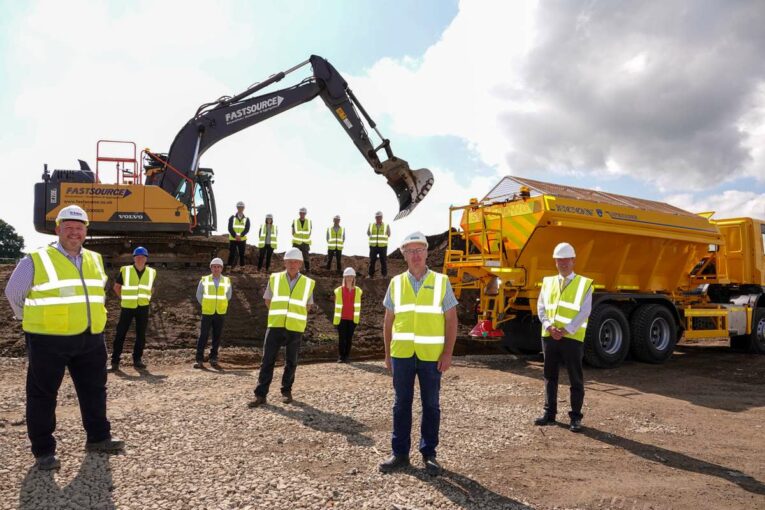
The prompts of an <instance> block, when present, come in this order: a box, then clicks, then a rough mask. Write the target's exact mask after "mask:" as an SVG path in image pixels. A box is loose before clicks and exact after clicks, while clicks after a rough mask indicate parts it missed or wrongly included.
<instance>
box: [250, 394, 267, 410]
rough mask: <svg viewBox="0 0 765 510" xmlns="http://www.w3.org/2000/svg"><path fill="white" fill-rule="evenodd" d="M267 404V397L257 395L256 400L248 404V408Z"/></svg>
mask: <svg viewBox="0 0 765 510" xmlns="http://www.w3.org/2000/svg"><path fill="white" fill-rule="evenodd" d="M265 403H266V397H262V396H260V395H255V400H251V401H250V402H249V403H248V404H247V407H249V408H253V407H260V406H262V405H263V404H265Z"/></svg>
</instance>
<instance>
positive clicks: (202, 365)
mask: <svg viewBox="0 0 765 510" xmlns="http://www.w3.org/2000/svg"><path fill="white" fill-rule="evenodd" d="M192 366H193V367H194V368H204V367H205V364H204V363H202V362H201V361H197V362H195V363H194V364H193V365H192Z"/></svg>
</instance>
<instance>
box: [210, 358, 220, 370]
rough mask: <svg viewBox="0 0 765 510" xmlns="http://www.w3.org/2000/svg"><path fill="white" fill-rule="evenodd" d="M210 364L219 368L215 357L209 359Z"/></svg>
mask: <svg viewBox="0 0 765 510" xmlns="http://www.w3.org/2000/svg"><path fill="white" fill-rule="evenodd" d="M210 366H211V367H213V368H214V369H216V370H220V365H219V364H218V360H217V359H215V358H213V359H211V360H210Z"/></svg>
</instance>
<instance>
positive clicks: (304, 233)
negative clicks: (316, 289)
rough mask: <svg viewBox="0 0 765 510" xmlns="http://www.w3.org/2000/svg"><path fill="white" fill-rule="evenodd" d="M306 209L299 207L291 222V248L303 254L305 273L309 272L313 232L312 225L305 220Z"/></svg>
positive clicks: (309, 221)
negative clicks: (295, 217)
mask: <svg viewBox="0 0 765 510" xmlns="http://www.w3.org/2000/svg"><path fill="white" fill-rule="evenodd" d="M306 214H308V209H306V208H305V207H301V208H300V210H299V211H298V218H297V219H295V220H292V246H294V247H295V248H298V249H299V250H300V252H301V253H302V254H303V262H304V263H305V272H306V274H307V273H310V272H311V254H310V250H311V233H312V232H313V223H312V222H311V220H309V219H308V218H306V217H305V216H306Z"/></svg>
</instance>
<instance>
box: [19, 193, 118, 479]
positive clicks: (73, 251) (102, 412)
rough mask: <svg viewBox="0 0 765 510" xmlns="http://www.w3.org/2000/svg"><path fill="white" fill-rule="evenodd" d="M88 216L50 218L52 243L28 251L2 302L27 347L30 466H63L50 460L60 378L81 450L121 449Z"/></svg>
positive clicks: (101, 279)
mask: <svg viewBox="0 0 765 510" xmlns="http://www.w3.org/2000/svg"><path fill="white" fill-rule="evenodd" d="M87 233H88V215H87V214H86V213H85V211H84V210H83V209H82V208H80V207H79V206H76V205H69V206H67V207H64V208H62V209H61V210H60V211H59V213H58V216H57V217H56V234H57V235H58V242H56V243H54V244H51V245H49V246H46V247H45V248H40V249H38V250H35V251H33V252H32V253H31V254H30V255H28V256H26V257H25V258H23V259H22V260H21V261H20V262H19V263H18V265H17V266H16V269H15V270H14V271H13V274H12V275H11V277H10V279H9V280H8V285H7V286H6V288H5V295H6V296H7V298H8V301H9V302H10V305H11V308H12V309H13V313H14V315H15V316H16V318H17V319H22V320H23V322H22V327H23V329H24V335H25V336H26V345H27V357H28V360H29V361H28V365H27V383H26V385H27V386H26V424H27V434H28V435H29V440H30V441H31V443H32V454H33V455H34V456H35V466H36V467H37V469H40V470H52V469H58V468H59V467H61V463H60V462H59V460H58V459H57V458H56V439H55V438H54V437H53V432H54V431H55V430H56V398H57V396H58V389H59V387H60V386H61V381H63V379H64V372H65V370H66V369H68V370H69V376H70V377H71V378H72V382H74V386H75V388H77V400H78V401H79V403H80V414H81V415H82V424H83V426H84V428H85V432H86V433H87V441H86V443H85V449H86V450H88V451H96V452H105V453H116V452H119V451H121V450H123V449H124V447H125V443H124V442H123V441H120V440H119V439H116V438H113V437H112V435H111V425H110V424H109V420H108V419H107V418H106V344H105V343H104V327H105V326H106V307H105V306H104V298H105V291H104V287H105V286H106V281H107V278H106V273H105V272H104V264H103V261H102V259H101V255H99V254H98V253H96V252H93V251H90V250H86V249H85V248H83V247H82V243H83V241H85V236H86V235H87Z"/></svg>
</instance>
